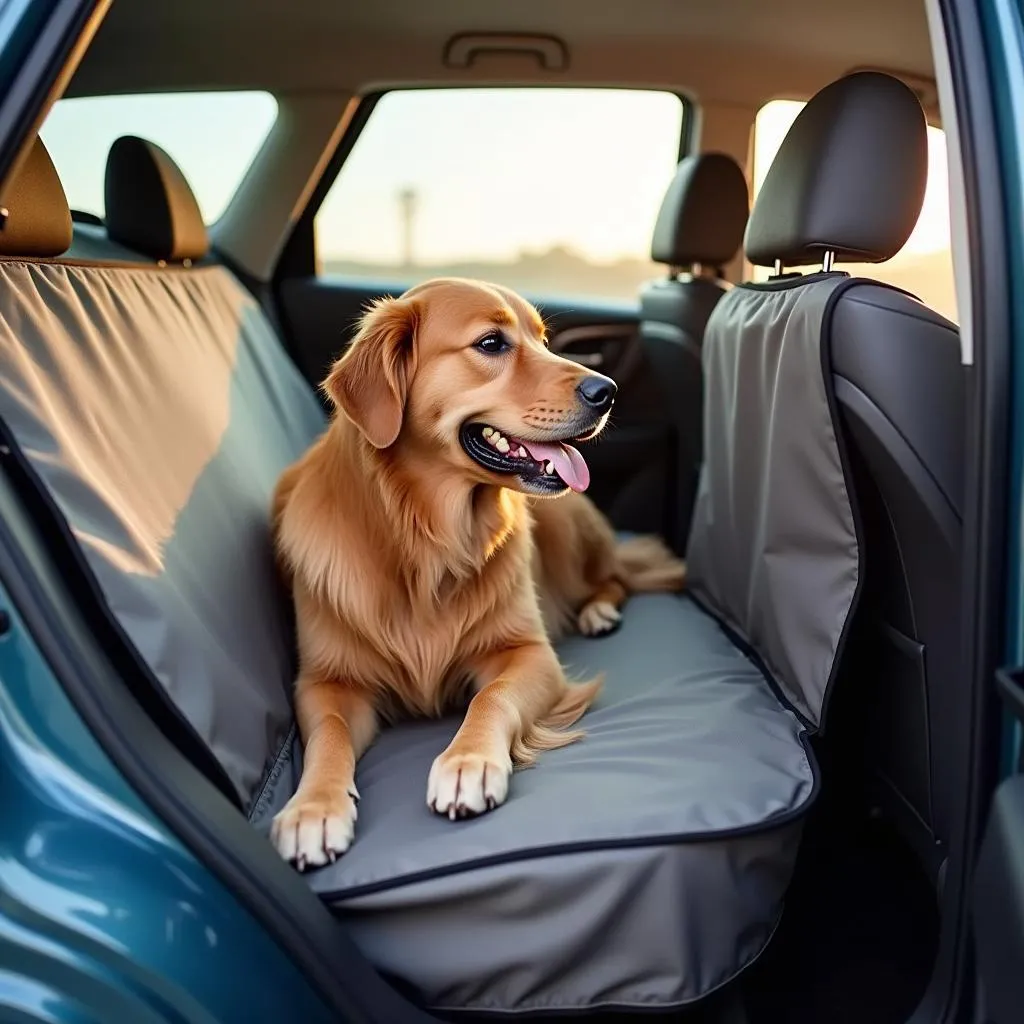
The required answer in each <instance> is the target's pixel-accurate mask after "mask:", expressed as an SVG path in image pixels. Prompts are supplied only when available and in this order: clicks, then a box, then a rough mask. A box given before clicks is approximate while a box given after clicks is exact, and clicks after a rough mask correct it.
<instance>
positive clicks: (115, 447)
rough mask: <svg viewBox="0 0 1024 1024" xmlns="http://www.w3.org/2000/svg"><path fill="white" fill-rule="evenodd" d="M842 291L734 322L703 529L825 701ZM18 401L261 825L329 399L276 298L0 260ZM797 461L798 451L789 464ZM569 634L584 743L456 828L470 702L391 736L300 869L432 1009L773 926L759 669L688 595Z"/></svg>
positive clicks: (706, 543) (675, 970) (791, 770)
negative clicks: (281, 334) (825, 340)
mask: <svg viewBox="0 0 1024 1024" xmlns="http://www.w3.org/2000/svg"><path fill="white" fill-rule="evenodd" d="M40 166H42V165H40ZM808 287H813V288H817V287H818V286H817V285H811V286H808ZM827 287H831V286H830V285H825V284H823V285H822V286H821V297H822V302H821V303H818V304H816V305H815V306H814V309H813V310H808V306H807V304H806V303H805V304H804V305H803V306H802V307H801V311H800V312H794V311H793V310H792V308H791V307H789V306H788V305H787V301H788V300H787V298H786V296H785V295H783V294H782V293H781V292H780V294H779V296H778V297H777V298H776V297H775V296H773V295H771V294H768V293H761V292H757V291H748V290H746V289H735V290H734V291H733V292H732V293H731V294H730V295H729V296H727V297H726V299H724V300H723V301H722V302H721V303H720V304H719V307H718V309H717V310H716V313H715V314H714V315H713V317H712V319H711V323H710V325H709V329H708V335H707V339H706V351H707V353H708V355H707V360H708V363H707V365H708V372H709V374H710V375H711V377H712V380H713V386H712V387H711V388H710V390H709V395H708V401H707V403H706V410H707V411H706V415H707V419H706V424H707V429H706V436H707V437H708V438H709V458H710V459H711V460H712V461H714V462H715V467H716V468H715V471H714V472H708V473H706V474H705V476H704V483H703V490H702V496H701V505H700V506H699V509H698V511H699V513H700V515H701V517H702V518H701V522H700V524H699V528H698V530H697V531H696V532H695V534H694V538H693V542H692V544H691V552H690V554H691V558H692V559H693V564H694V566H695V569H696V580H697V585H698V587H699V594H698V596H699V598H700V600H701V601H702V602H704V603H706V604H708V605H711V606H712V607H714V608H715V611H716V613H717V614H719V615H721V616H722V617H723V618H724V619H725V620H726V621H728V623H729V624H730V626H731V627H732V628H734V629H736V630H737V631H738V632H740V633H741V634H742V635H743V636H744V637H745V638H746V639H747V640H749V641H750V643H751V644H752V645H753V646H754V647H755V648H757V649H758V651H759V652H760V654H761V655H762V657H763V658H764V659H765V660H766V661H767V662H768V664H769V665H770V666H771V668H772V669H773V670H774V671H775V672H776V674H777V681H778V683H779V684H780V685H782V686H784V687H785V689H786V692H787V694H788V696H789V699H790V701H791V702H792V703H793V704H794V705H795V706H796V707H798V708H800V709H801V710H802V711H803V712H804V713H805V714H806V715H807V716H808V717H809V718H810V719H811V720H812V721H813V720H814V718H815V714H816V709H818V708H819V707H820V699H821V694H822V693H823V692H824V687H825V685H826V683H827V676H828V674H829V672H830V670H831V664H832V662H833V661H834V659H835V650H836V646H837V644H838V643H839V639H838V638H839V637H840V636H841V633H842V631H843V628H844V621H843V620H844V617H845V615H846V613H847V612H848V611H849V601H850V600H852V590H853V587H854V585H855V583H856V573H855V564H856V545H855V543H854V544H852V545H851V536H852V534H851V533H850V532H849V531H848V530H847V526H848V525H849V508H848V505H844V504H843V503H839V504H838V505H836V506H835V507H833V506H830V505H829V504H828V503H827V502H825V501H824V499H823V498H822V497H821V495H819V494H815V493H814V489H815V485H816V487H817V489H818V490H821V489H822V487H823V485H824V486H826V487H828V488H831V487H832V486H833V484H838V485H841V483H842V481H841V467H840V466H839V463H838V462H837V461H835V460H834V459H833V456H834V455H835V451H834V448H833V447H831V446H833V445H834V435H833V434H832V433H830V422H829V420H828V416H827V403H826V401H825V398H824V391H823V386H822V383H821V382H822V368H821V363H820V351H819V349H818V339H819V337H820V330H819V328H820V313H821V309H822V307H823V305H824V303H825V302H826V301H827V298H826V288H827ZM804 294H805V295H806V294H807V289H804ZM741 307H742V308H741ZM741 325H742V330H743V332H745V337H746V338H750V337H753V338H755V339H756V341H755V344H754V345H753V349H751V347H750V346H749V345H748V344H747V342H746V341H744V346H742V347H738V344H737V335H738V332H739V330H740V327H741ZM746 332H754V333H753V334H750V333H746ZM752 369H753V370H757V371H758V374H757V375H756V379H755V380H754V383H753V385H752V386H750V387H749V388H747V385H746V384H745V383H744V385H743V387H744V390H743V392H742V393H740V392H739V391H738V388H739V386H740V383H739V378H742V379H743V380H744V381H745V380H746V374H748V373H750V372H751V370H752ZM0 415H2V417H3V419H4V420H5V421H6V423H7V425H8V426H9V427H10V429H11V431H12V432H13V435H14V437H15V438H16V440H17V443H18V445H19V447H20V448H21V449H22V451H23V452H24V454H25V455H26V456H27V458H28V459H29V460H30V462H31V465H32V466H33V467H34V468H35V470H36V472H37V474H38V476H39V477H40V478H41V480H42V482H43V484H44V485H45V487H46V488H47V489H48V490H49V492H50V493H51V494H52V496H53V497H54V498H55V499H56V502H57V504H58V506H59V508H60V509H61V510H62V511H63V513H64V516H65V518H66V519H67V521H68V523H69V525H70V527H71V529H72V531H73V535H74V537H75V538H76V539H77V541H78V543H79V544H80V545H81V547H82V550H83V551H84V554H85V557H86V559H87V562H88V564H89V566H90V567H91V568H92V570H93V572H94V574H95V576H96V577H97V579H98V581H99V583H100V586H101V589H102V592H103V594H104V595H105V597H106V600H107V602H108V604H109V606H110V609H111V611H112V612H113V614H114V616H115V617H116V619H117V621H118V622H119V623H120V624H121V625H122V626H123V628H124V630H125V632H126V633H127V635H128V637H129V638H130V640H131V641H132V642H133V643H134V645H135V647H136V648H137V650H138V652H139V653H140V655H141V656H142V658H143V659H144V660H145V661H146V663H147V664H148V665H149V666H150V668H151V669H152V671H153V673H154V675H155V676H156V678H157V680H158V681H159V683H160V684H162V686H163V687H164V688H165V689H166V691H167V693H168V694H169V695H170V697H171V699H172V701H173V703H174V704H175V705H176V706H177V707H178V708H179V709H180V710H181V712H182V713H183V714H184V716H185V717H186V718H187V720H188V721H189V722H190V723H191V724H192V726H193V727H194V729H195V731H196V733H197V734H198V735H199V736H200V737H201V738H202V739H203V740H204V741H205V742H206V744H207V745H208V746H209V747H210V748H211V749H212V751H213V752H214V754H215V755H216V757H217V759H218V760H219V761H220V763H221V764H222V765H223V766H224V768H225V769H226V771H227V773H228V775H229V777H230V779H231V781H232V782H233V784H234V786H235V787H236V788H237V791H238V794H239V796H240V798H241V800H242V803H243V805H244V806H245V807H246V808H248V810H249V812H250V819H251V820H252V821H253V822H254V823H255V824H256V826H257V827H258V828H260V829H262V830H266V829H267V828H268V826H269V822H270V819H271V816H272V814H273V813H274V811H275V810H276V809H277V808H279V807H280V806H282V805H283V803H284V801H285V800H287V798H288V797H289V795H290V794H291V793H292V792H293V791H294V787H295V783H296V781H297V777H298V769H299V761H300V758H299V756H298V747H299V745H298V744H297V742H296V740H295V730H294V722H293V716H292V712H291V706H290V694H291V682H292V644H291V628H290V613H289V609H288V605H287V601H286V598H285V595H284V594H283V593H282V592H281V590H280V587H279V583H278V580H277V575H276V572H275V569H274V566H273V559H272V552H271V545H270V537H269V528H268V511H269V502H270V496H271V492H272V490H273V487H274V483H275V481H276V479H277V477H278V475H279V474H280V472H281V470H282V469H283V468H284V467H285V466H286V465H287V464H288V463H289V462H291V461H292V460H293V459H295V458H296V457H297V456H298V455H299V454H300V452H302V451H303V450H304V448H305V447H306V446H307V445H308V444H309V443H310V442H311V441H312V439H313V438H314V437H315V436H316V434H317V433H318V432H319V431H320V430H321V429H322V427H323V418H322V414H321V411H320V407H319V405H318V404H317V402H316V399H315V397H314V395H313V393H312V391H311V389H310V388H309V387H308V386H307V385H306V383H305V382H304V381H303V380H302V379H301V378H300V376H299V374H298V373H297V371H296V370H295V368H294V367H293V365H292V364H291V362H290V361H289V359H288V358H287V356H286V355H285V353H284V351H283V349H282V348H281V346H280V343H279V341H278V339H277V338H276V337H275V335H274V333H273V331H272V329H271V328H270V326H269V324H268V323H267V321H266V319H265V318H264V316H263V315H262V313H261V312H260V310H259V308H258V306H257V304H256V303H255V301H254V300H253V299H252V298H251V297H250V296H249V295H248V293H246V292H245V291H244V290H243V289H242V288H241V286H240V285H239V284H238V283H237V281H235V279H234V278H233V277H232V276H231V275H230V274H229V273H228V272H227V271H226V270H223V269H221V268H217V267H205V268H192V269H183V268H174V267H159V266H155V265H153V266H122V267H114V266H105V267H102V266H88V267H85V266H74V265H68V264H63V265H62V264H60V263H55V262H54V263H48V262H33V261H31V260H19V259H6V260H0ZM726 426H728V427H729V429H728V430H725V429H724V428H725V427H726ZM769 428H770V429H769ZM762 435H768V436H767V437H763V436H762ZM787 446H795V447H792V450H790V447H787ZM794 458H795V459H796V461H797V462H798V463H806V465H805V466H803V467H801V466H797V467H796V468H790V467H786V468H784V469H781V470H780V468H779V466H778V465H776V463H780V464H781V463H785V462H788V461H790V460H792V459H794ZM769 466H771V471H769V468H768V467H769ZM780 472H782V473H783V474H784V475H783V476H781V477H780V476H779V473H780ZM819 473H821V474H824V475H822V476H821V477H818V476H817V474H819ZM829 473H832V475H831V476H830V475H828V474H829ZM837 474H838V475H837ZM842 493H843V495H844V496H845V490H843V491H842ZM787 496H788V498H789V501H788V502H787V501H786V500H784V499H785V498H786V497H787ZM805 510H810V511H805ZM812 512H813V514H812ZM829 516H834V517H836V520H837V524H838V525H833V527H831V528H826V527H825V525H824V524H823V522H822V520H824V519H825V518H826V517H829ZM748 530H749V531H753V533H754V534H755V536H754V539H753V540H752V541H749V540H746V539H745V537H746V533H745V531H748ZM780 559H781V560H783V563H784V564H778V563H779V560H780ZM760 561H763V562H765V564H766V566H767V571H764V572H762V571H761V570H759V569H757V564H758V563H759V562H760ZM819 563H821V564H820V565H819ZM789 566H792V567H793V569H792V571H791V570H790V569H789V568H788V567H789ZM804 588H806V590H805V589H804ZM773 605H774V606H777V607H772V606H773ZM789 605H792V607H789ZM561 655H562V657H563V659H564V660H565V661H566V663H567V664H568V665H569V667H570V668H571V669H574V670H578V671H579V672H580V673H585V672H594V671H597V670H603V671H606V672H607V679H608V681H607V689H606V691H605V693H604V694H603V696H602V697H601V698H600V701H599V702H598V704H597V705H596V706H595V708H594V709H593V710H592V711H591V712H590V713H588V715H587V716H586V718H585V720H584V724H585V727H586V729H587V732H588V735H587V737H586V739H585V740H584V741H583V742H581V743H579V744H577V745H574V746H572V747H569V748H565V749H563V750H557V751H552V752H549V753H547V754H545V755H544V756H543V757H542V758H541V760H540V763H539V765H538V766H537V767H536V768H534V769H531V770H529V771H525V772H522V773H518V774H517V775H516V777H515V779H514V780H513V786H512V791H511V796H510V799H509V801H508V803H507V804H506V805H505V806H503V807H501V808H500V809H498V810H496V811H495V812H494V813H492V814H488V815H485V816H483V817H482V818H480V819H478V820H474V821H465V822H455V823H453V822H449V821H447V820H445V819H442V818H440V817H438V816H436V815H434V814H432V813H431V812H429V811H428V809H427V807H426V802H425V792H426V777H427V771H428V768H429V766H430V763H431V761H432V759H433V758H434V757H435V756H436V754H437V753H438V752H439V751H441V750H442V749H443V748H444V746H445V744H446V743H447V741H448V739H449V738H450V737H451V735H452V733H453V731H454V729H455V727H456V724H457V723H456V721H455V720H447V721H443V722H418V723H409V724H404V725H402V726H400V727H396V728H394V729H391V730H388V731H386V732H385V733H384V734H383V735H382V736H381V737H380V739H379V741H378V742H377V743H376V744H374V746H373V747H372V748H371V749H370V751H369V752H368V753H367V754H366V756H365V757H364V758H363V759H362V761H361V762H360V764H359V769H358V782H359V786H360V789H361V791H362V795H363V801H362V803H361V806H360V820H359V824H358V828H357V837H356V842H355V845H354V846H353V847H352V849H351V850H350V851H349V852H348V853H347V854H346V855H345V856H344V857H343V858H342V859H341V860H340V861H339V862H338V863H336V864H334V865H330V866H329V867H327V868H325V869H323V870H321V871H318V872H315V873H312V874H311V875H310V876H309V883H310V885H311V886H312V887H313V888H314V889H315V890H316V891H317V892H318V893H320V894H321V895H322V896H323V898H324V899H325V900H327V901H329V902H330V904H331V905H332V906H333V907H334V908H335V909H336V911H337V913H338V914H340V915H342V916H343V917H344V919H345V920H346V921H347V923H348V924H349V926H350V927H351V929H352V932H353V935H354V937H355V938H356V940H357V941H358V942H359V943H360V944H361V946H362V948H363V949H364V950H365V951H366V953H367V954H368V955H369V957H370V958H371V959H372V960H373V962H375V963H376V964H377V965H378V966H379V967H380V968H381V969H382V970H383V971H385V972H387V973H388V974H389V975H391V976H393V977H395V978H398V979H400V980H401V981H402V982H404V983H405V984H406V985H409V986H412V987H414V988H415V989H416V990H417V991H418V992H419V994H420V996H421V998H422V999H423V1000H424V1001H425V1002H426V1003H428V1004H429V1005H432V1006H435V1007H447V1008H451V1009H476V1010H501V1011H506V1012H513V1011H515V1012H518V1011H530V1010H549V1011H550V1010H563V1009H564V1010H570V1009H579V1008H588V1009H592V1008H595V1007H599V1006H602V1005H612V1004H614V1005H624V1006H631V1007H637V1008H643V1007H664V1006H666V1005H672V1004H682V1003H686V1002H689V1001H692V1000H696V999H699V998H700V997H701V996H702V995H704V994H706V993H707V992H709V991H711V990H712V989H714V988H716V987H718V986H720V985H722V984H725V983H726V982H727V981H729V979H731V978H732V977H734V976H735V975H736V973H737V972H738V971H740V970H741V969H742V968H743V967H744V966H745V965H746V964H748V963H749V962H750V961H751V960H752V959H753V958H754V957H756V956H757V954H758V952H759V951H760V950H761V949H762V948H763V946H764V944H765V943H766V942H767V940H768V938H769V937H770V935H771V933H772V930H773V929H774V927H775V924H776V922H777V920H778V916H779V913H780V910H781V905H782V898H783V894H784V892H785V889H786V885H787V883H788V880H789V877H790V874H791V871H792V868H793V863H794V858H795V854H796V848H797V843H798V839H799V833H800V828H801V824H800V821H801V816H802V813H803V812H804V811H805V810H806V808H807V806H808V805H809V804H810V802H811V800H812V799H813V796H814V793H815V777H814V772H813V770H812V765H811V763H810V762H809V760H808V755H807V752H806V749H805V746H804V733H803V728H804V727H803V725H802V723H801V722H800V720H799V719H798V717H797V715H796V714H795V713H794V712H793V711H792V710H790V709H788V708H787V707H785V706H784V705H783V704H782V703H781V702H780V701H779V700H778V699H777V697H776V695H775V693H774V691H773V689H772V687H771V686H770V685H769V683H768V682H767V681H766V678H765V676H764V675H763V674H762V672H761V670H760V668H759V667H758V665H756V664H755V663H754V662H753V661H752V660H750V659H749V658H748V657H747V656H746V655H745V654H743V653H741V651H740V649H739V648H738V647H737V645H736V644H735V643H734V642H733V641H732V640H731V639H730V638H729V637H728V636H727V635H726V633H725V632H723V629H722V628H721V626H720V625H719V624H718V622H717V621H716V620H715V619H714V618H712V617H711V616H710V615H708V614H707V613H706V612H705V611H703V610H701V609H700V608H699V607H698V606H697V605H696V604H695V603H694V602H693V601H691V600H689V599H684V598H679V597H670V596H648V597H640V598H636V599H634V600H633V601H631V602H630V604H629V605H628V606H627V608H626V613H625V622H624V625H623V627H622V629H621V630H620V632H619V633H618V634H616V635H615V636H612V637H609V638H606V639H603V640H600V641H592V640H584V639H575V640H572V641H570V642H567V643H566V644H564V645H563V647H562V649H561Z"/></svg>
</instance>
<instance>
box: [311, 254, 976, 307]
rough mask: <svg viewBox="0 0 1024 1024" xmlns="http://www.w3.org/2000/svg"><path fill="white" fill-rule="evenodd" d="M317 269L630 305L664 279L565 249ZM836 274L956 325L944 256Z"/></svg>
mask: <svg viewBox="0 0 1024 1024" xmlns="http://www.w3.org/2000/svg"><path fill="white" fill-rule="evenodd" d="M320 267H321V270H322V272H323V273H324V274H328V275H332V274H333V275H337V276H340V277H346V278H349V279H356V280H359V279H365V280H371V281H378V282H388V283H391V282H393V283H395V284H401V285H405V286H409V285H412V284H415V283H416V282H418V281H422V280H426V279H427V278H429V277H444V276H456V277H472V278H477V279H482V280H492V281H495V282H496V283H498V284H504V285H506V286H507V287H509V288H514V289H516V290H517V291H523V292H526V293H530V292H532V293H533V294H535V295H540V294H543V295H545V296H547V297H551V296H557V295H567V294H568V295H573V294H575V295H578V296H580V297H581V298H583V297H587V298H602V297H603V298H607V299H612V300H619V299H621V300H634V299H636V297H637V295H638V294H639V291H640V288H641V287H642V286H643V285H644V284H646V283H647V282H648V281H652V280H656V279H659V278H664V277H665V276H666V274H667V268H666V267H665V266H664V265H662V264H660V263H654V262H652V261H651V260H649V259H647V260H645V259H641V258H638V257H634V256H627V257H624V258H622V259H619V260H614V261H600V262H598V261H594V260H591V259H588V258H587V256H586V255H584V254H582V253H580V252H579V251H577V250H575V249H574V248H573V247H572V246H565V245H555V246H552V247H551V248H550V249H547V250H544V251H528V252H521V253H519V254H517V256H516V257H515V258H514V259H508V258H492V259H488V258H486V257H478V258H475V259H474V258H471V257H466V258H463V259H458V260H436V261H435V260H430V261H426V260H414V261H413V262H412V263H408V264H400V263H395V262H394V261H375V260H353V259H344V258H340V259H339V258H326V257H323V258H321V260H320ZM836 269H837V270H845V271H846V272H848V273H851V274H855V275H857V276H861V277H869V278H877V279H878V280H881V281H885V282H887V283H889V284H892V285H895V286H896V287H899V288H903V289H905V290H906V291H908V292H910V293H911V294H914V295H916V296H917V297H918V298H920V299H921V301H922V302H925V303H926V304H928V305H929V306H931V307H932V308H933V309H935V310H936V311H937V312H938V313H941V314H942V315H943V316H945V317H946V318H948V319H949V320H952V321H953V322H954V323H955V322H956V321H957V308H956V294H955V290H954V287H953V266H952V261H951V259H950V257H949V254H948V253H947V252H943V251H938V252H910V253H906V252H904V253H901V254H900V255H898V256H897V257H895V258H894V259H892V260H890V261H888V262H887V263H882V264H877V265H870V264H837V265H836Z"/></svg>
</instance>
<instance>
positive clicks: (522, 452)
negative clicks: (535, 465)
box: [516, 445, 526, 459]
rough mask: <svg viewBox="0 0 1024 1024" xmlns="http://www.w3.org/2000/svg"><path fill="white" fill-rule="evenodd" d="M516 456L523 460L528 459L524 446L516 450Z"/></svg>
mask: <svg viewBox="0 0 1024 1024" xmlns="http://www.w3.org/2000/svg"><path fill="white" fill-rule="evenodd" d="M516 455H518V456H519V458H521V459H525V458H526V449H525V448H524V447H523V446H522V445H520V446H519V447H518V448H517V449H516Z"/></svg>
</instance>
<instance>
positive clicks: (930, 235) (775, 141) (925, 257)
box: [754, 100, 958, 323]
mask: <svg viewBox="0 0 1024 1024" xmlns="http://www.w3.org/2000/svg"><path fill="white" fill-rule="evenodd" d="M802 108H803V103H801V102H796V101H792V100H773V101H772V102H771V103H767V104H765V106H763V107H762V108H761V109H760V111H758V114H757V121H756V122H755V127H754V195H755V196H756V195H757V191H758V189H760V187H761V184H762V182H763V181H764V179H765V175H767V173H768V168H769V166H770V165H771V162H772V159H773V158H774V157H775V153H776V151H777V150H778V148H779V146H780V145H781V144H782V140H783V139H784V138H785V136H786V132H788V131H789V127H790V125H792V123H793V121H794V120H795V119H796V116H797V114H799V113H800V110H801V109H802ZM950 244H951V243H950V229H949V179H948V173H947V163H946V134H945V132H943V131H942V129H941V128H932V127H929V128H928V184H927V187H926V190H925V197H924V205H923V206H922V208H921V216H920V217H919V218H918V221H917V225H916V227H915V228H914V231H913V234H911V236H910V238H909V240H908V241H907V244H906V245H905V246H904V247H903V248H902V249H901V250H900V251H899V252H898V253H897V254H896V255H895V256H894V257H893V258H892V259H891V260H889V261H888V262H886V263H844V264H838V263H837V264H836V269H837V270H845V271H847V272H849V273H851V274H855V275H857V276H860V277H872V278H874V279H875V280H877V281H884V282H886V283H887V284H893V285H896V286H897V287H900V288H904V289H906V290H907V291H908V292H911V293H912V294H914V295H916V296H917V297H918V298H919V299H921V301H922V302H924V303H926V304H927V305H929V306H931V307H932V309H934V310H936V311H937V312H939V313H941V314H942V315H943V316H946V317H948V318H949V319H950V320H952V321H953V322H954V323H957V322H958V320H957V308H956V291H955V288H954V285H953V254H952V251H951V248H950ZM770 273H771V271H770V270H768V269H766V268H762V267H755V268H754V278H755V280H762V281H763V280H764V279H765V278H767V277H768V275H769V274H770Z"/></svg>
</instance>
